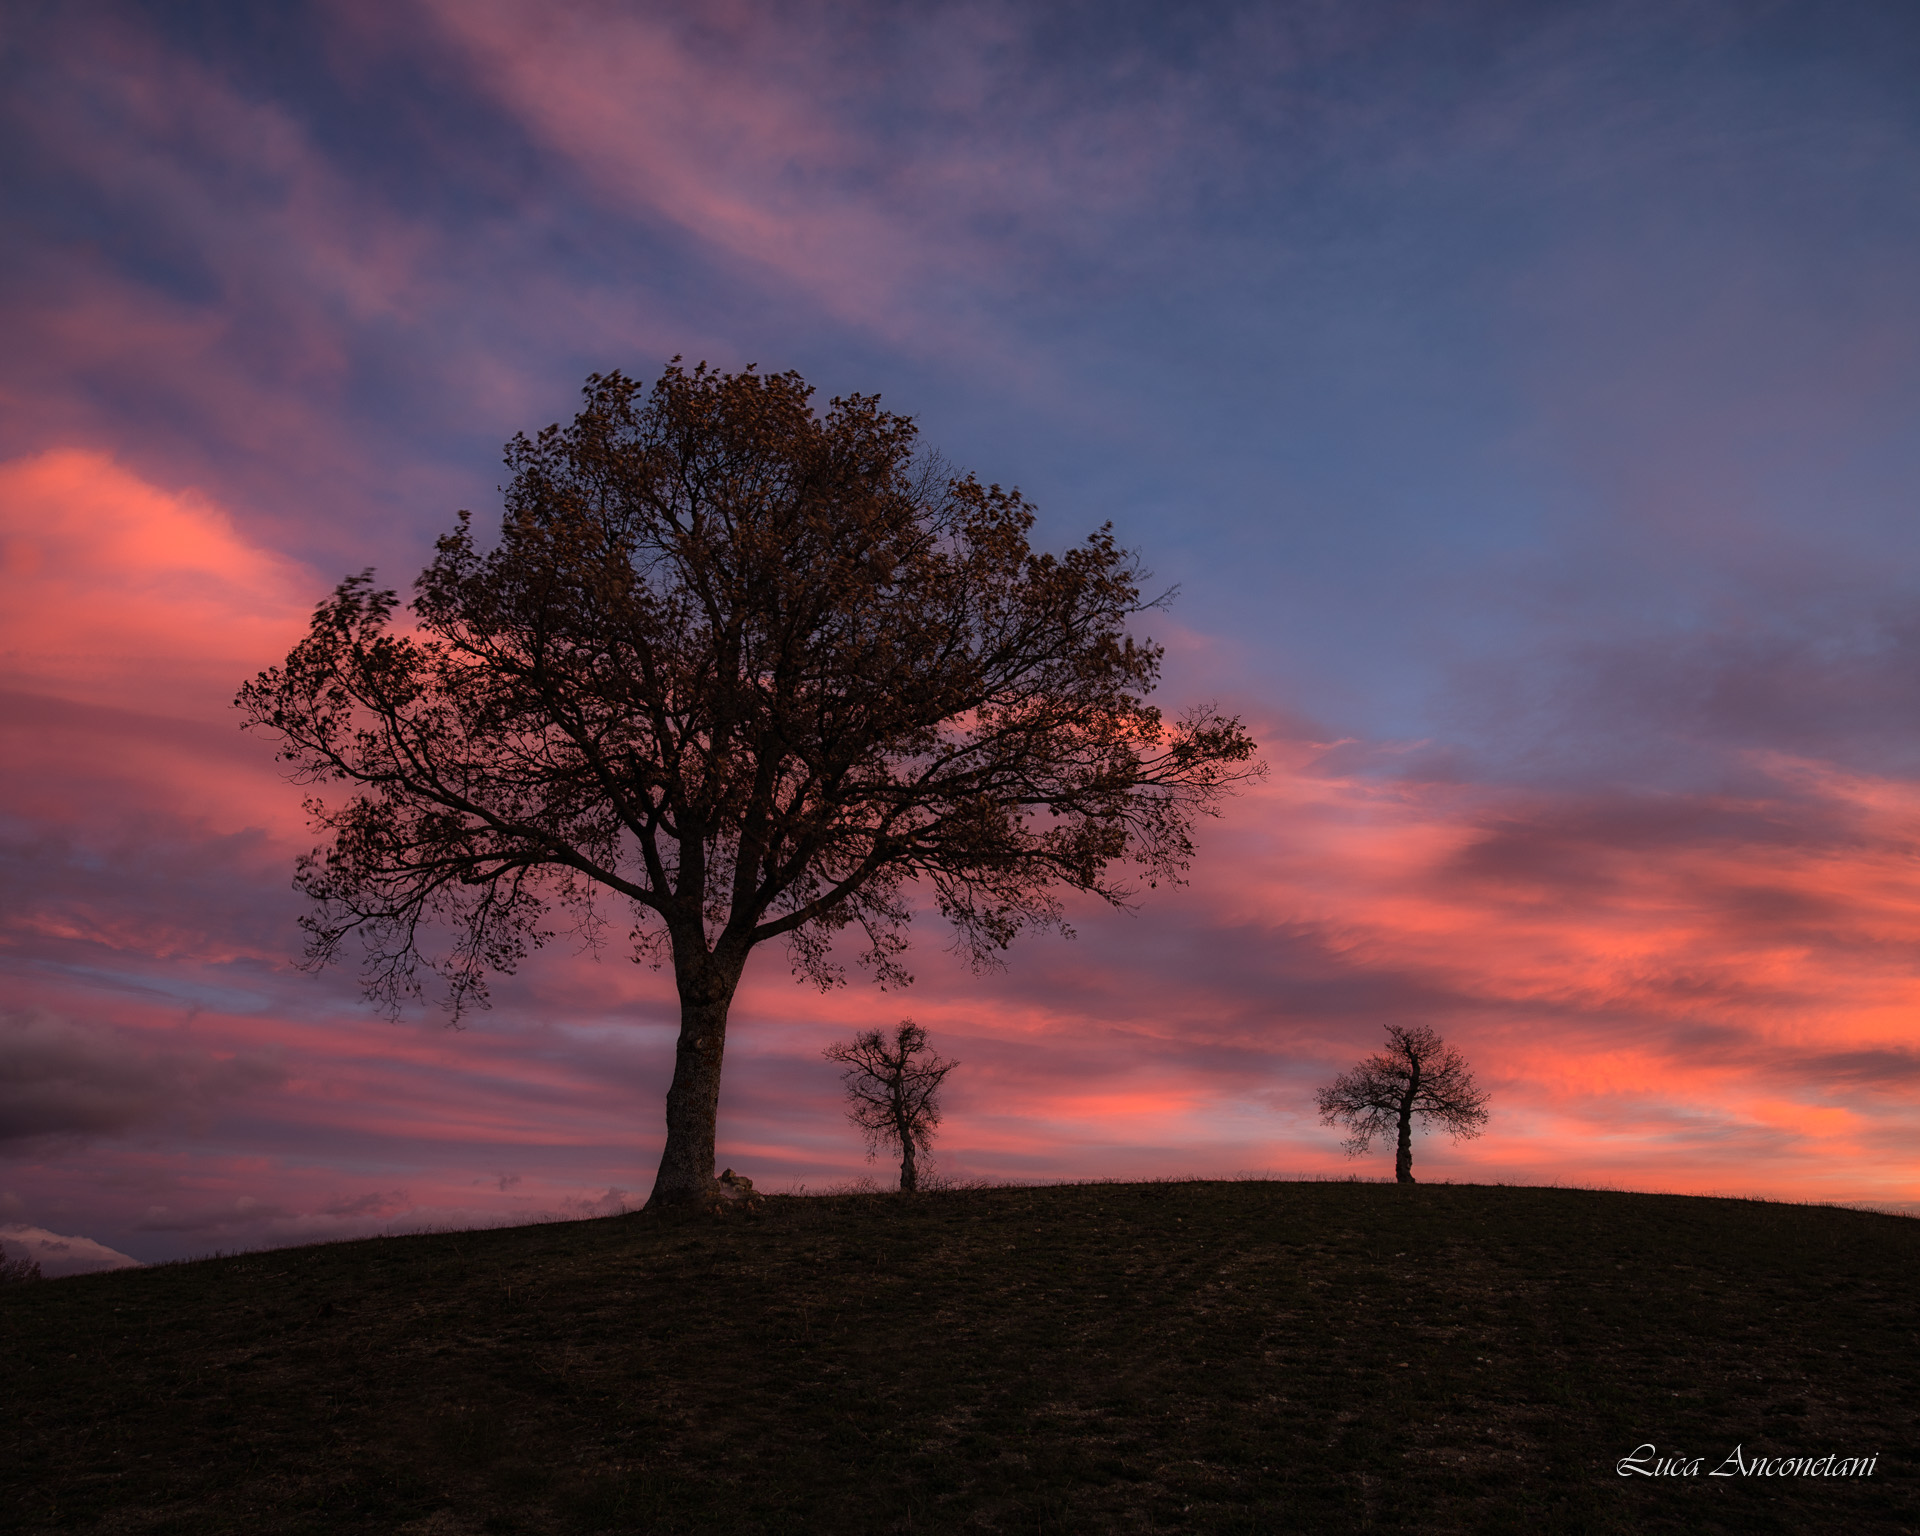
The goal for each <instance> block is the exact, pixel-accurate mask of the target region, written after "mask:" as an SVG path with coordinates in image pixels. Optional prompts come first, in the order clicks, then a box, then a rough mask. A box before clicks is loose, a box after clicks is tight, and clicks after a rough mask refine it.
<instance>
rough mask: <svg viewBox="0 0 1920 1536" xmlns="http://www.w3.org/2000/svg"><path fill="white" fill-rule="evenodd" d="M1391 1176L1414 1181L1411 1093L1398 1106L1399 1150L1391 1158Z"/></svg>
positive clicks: (1404, 1180)
mask: <svg viewBox="0 0 1920 1536" xmlns="http://www.w3.org/2000/svg"><path fill="white" fill-rule="evenodd" d="M1393 1176H1394V1177H1395V1178H1396V1179H1398V1180H1399V1181H1400V1182H1401V1183H1402V1184H1411V1183H1413V1182H1414V1177H1413V1095H1412V1094H1408V1095H1407V1097H1406V1102H1405V1103H1403V1104H1402V1105H1401V1106H1400V1150H1399V1152H1398V1153H1397V1154H1396V1155H1395V1157H1394V1159H1393Z"/></svg>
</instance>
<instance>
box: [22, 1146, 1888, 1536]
mask: <svg viewBox="0 0 1920 1536" xmlns="http://www.w3.org/2000/svg"><path fill="white" fill-rule="evenodd" d="M1917 1261H1920V1223H1915V1222H1913V1221H1909V1220H1904V1219H1901V1218H1896V1217H1883V1216H1875V1215H1871V1214H1867V1213H1863V1212H1856V1211H1842V1210H1832V1209H1824V1208H1810V1207H1802V1206H1785V1205H1768V1204H1761V1203H1754V1202H1745V1201H1726V1200H1707V1199H1690V1198H1682V1197H1667V1196H1654V1195H1626V1194H1607V1193H1596V1192H1589V1191H1579V1190H1551V1189H1525V1188H1506V1187H1498V1188H1486V1187H1471V1186H1467V1187H1462V1186H1438V1185H1422V1186H1418V1187H1416V1188H1412V1189H1403V1188H1399V1187H1396V1186H1393V1185H1377V1184H1267V1183H1217V1184H1216V1183H1201V1184H1146V1185H1139V1184H1134V1185H1123V1184H1111V1185H1080V1186H1065V1187H1055V1188H1042V1189H994V1190H982V1191H968V1192H953V1193H941V1194H934V1195H928V1196H923V1197H921V1198H919V1199H917V1200H903V1199H900V1198H898V1197H895V1196H884V1195H882V1196H849V1197H836V1198H830V1199H781V1198H776V1199H774V1200H771V1201H768V1202H765V1203H764V1204H763V1205H762V1206H760V1207H759V1208H758V1209H757V1210H756V1211H754V1212H753V1213H752V1214H746V1213H743V1212H742V1211H740V1210H737V1209H736V1210H731V1211H729V1212H728V1213H727V1215H726V1216H724V1217H721V1218H711V1217H708V1218H700V1219H695V1220H684V1221H670V1222H669V1221H660V1220H658V1219H655V1218H651V1217H645V1216H626V1217H616V1218H613V1219H610V1220H605V1221H595V1222H582V1223H573V1224H567V1225H559V1226H547V1227H525V1228H517V1229H508V1230H502V1231H494V1232H474V1233H460V1234H449V1235H430V1236H422V1237H408V1238H385V1239H374V1240H370V1241H366V1242H357V1243H342V1244H335V1245H330V1246H325V1247H317V1248H305V1249H288V1250H281V1251H278V1252H271V1253H262V1254H254V1255H247V1256H242V1257H238V1258H228V1259H215V1260H206V1261H202V1262H199V1263H194V1264H187V1265H176V1266H170V1267H165V1268H159V1269H151V1270H144V1271H141V1270H134V1271H124V1272H121V1273H117V1274H109V1275H100V1276H92V1277H87V1278H82V1279H73V1280H63V1281H58V1282H50V1283H45V1284H40V1285H25V1286H17V1287H9V1288H8V1289H7V1291H6V1292H5V1293H0V1348H4V1350H5V1354H4V1358H5V1360H6V1361H7V1369H6V1370H5V1372H4V1373H3V1374H4V1378H5V1379H4V1381H3V1382H0V1391H4V1392H5V1394H6V1398H5V1402H4V1412H5V1422H6V1424H7V1427H8V1438H9V1440H10V1441H12V1446H11V1449H10V1453H9V1454H8V1455H7V1456H6V1458H5V1464H6V1470H5V1471H4V1472H0V1479H3V1481H0V1497H4V1501H5V1502H4V1505H3V1506H0V1507H4V1508H5V1509H6V1510H7V1511H8V1515H9V1518H10V1519H11V1520H12V1521H14V1522H17V1523H18V1525H19V1526H20V1528H23V1529H26V1530H29V1531H55V1530H58V1531H102V1532H106V1531H112V1532H116V1533H119V1532H126V1533H133V1532H140V1533H159V1532H181V1533H187V1532H191V1533H193V1536H213V1533H221V1532H235V1533H238V1532H247V1533H250V1536H252V1533H269V1532H289V1533H291V1532H313V1533H321V1532H324V1533H328V1536H339V1533H343V1532H357V1531H367V1532H374V1531H379V1532H390V1531H406V1532H417V1533H421V1536H463V1533H468V1532H474V1533H478V1532H500V1533H507V1532H516V1531H527V1532H533V1531H565V1532H573V1531H577V1532H582V1533H586V1532H594V1531H663V1532H672V1531H685V1532H702V1533H704V1532H724V1531H760V1530H768V1531H772V1530H783V1531H809V1530H815V1531H827V1532H863V1531H875V1532H879V1531H914V1532H921V1531H938V1530H958V1529H967V1530H981V1531H1023V1532H1036V1531H1039V1532H1045V1531H1101V1532H1105V1531H1179V1530H1198V1531H1214V1530H1219V1531H1249V1532H1251V1531H1284V1530H1303V1531H1323V1532H1339V1531H1357V1530H1374V1529H1378V1530H1400V1529H1419V1530H1423V1531H1449V1530H1458V1531H1475V1532H1497V1531H1514V1532H1529V1533H1533V1532H1542V1531H1567V1532H1574V1531H1582V1532H1588V1531H1590V1532H1604V1531H1639V1530H1672V1531H1689V1532H1693V1531H1713V1530H1740V1531H1749V1530H1750V1531H1779V1532H1783V1533H1786V1532H1794V1533H1799V1532H1807V1531H1821V1530H1834V1531H1840V1530H1887V1531H1894V1530H1909V1529H1920V1499H1916V1494H1915V1486H1914V1479H1913V1454H1912V1452H1913V1448H1914V1447H1915V1446H1916V1445H1920V1369H1917V1367H1920V1348H1917V1347H1916V1330H1917V1329H1920V1319H1917V1318H1916V1312H1915V1307H1914V1301H1913V1290H1912V1279H1913V1276H1914V1274H1915V1272H1916V1264H1917ZM1646 1442H1653V1443H1654V1444H1655V1445H1656V1446H1657V1447H1658V1448H1659V1453H1660V1454H1661V1455H1663V1456H1665V1455H1668V1454H1672V1453H1683V1454H1684V1455H1686V1456H1688V1457H1701V1458H1704V1459H1705V1463H1704V1466H1703V1467H1702V1468H1701V1469H1700V1475H1696V1476H1692V1477H1668V1478H1649V1477H1627V1478H1622V1477H1620V1476H1619V1475H1617V1473H1616V1471H1615V1465H1616V1463H1617V1462H1618V1460H1619V1459H1620V1458H1621V1457H1622V1456H1625V1455H1627V1454H1629V1453H1630V1452H1632V1451H1633V1450H1634V1448H1635V1447H1636V1446H1639V1445H1641V1444H1643V1443H1646ZM1736 1445H1738V1446H1741V1447H1743V1455H1744V1456H1746V1457H1748V1458H1751V1457H1753V1456H1755V1455H1758V1454H1765V1455H1768V1456H1776V1457H1777V1456H1782V1455H1790V1456H1802V1455H1811V1456H1822V1455H1825V1454H1827V1453H1829V1452H1834V1453H1838V1454H1839V1455H1840V1456H1843V1457H1852V1456H1869V1455H1878V1456H1879V1458H1880V1460H1879V1462H1878V1464H1877V1467H1876V1470H1875V1473H1874V1475H1873V1476H1871V1477H1869V1478H1851V1479H1848V1478H1836V1477H1793V1478H1780V1477H1770V1478H1760V1477H1753V1476H1747V1477H1731V1478H1719V1479H1714V1478H1710V1477H1708V1476H1706V1475H1705V1473H1706V1472H1707V1471H1708V1470H1710V1469H1712V1468H1714V1467H1716V1466H1719V1465H1721V1464H1722V1463H1723V1461H1724V1459H1725V1458H1726V1457H1727V1456H1728V1455H1729V1454H1730V1453H1731V1452H1733V1450H1734V1448H1735V1446H1736Z"/></svg>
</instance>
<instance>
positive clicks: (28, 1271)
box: [0, 1245, 40, 1285]
mask: <svg viewBox="0 0 1920 1536" xmlns="http://www.w3.org/2000/svg"><path fill="white" fill-rule="evenodd" d="M39 1278H40V1261H39V1260H38V1259H36V1258H35V1257H34V1256H33V1255H32V1254H31V1253H24V1252H23V1253H22V1254H21V1255H20V1256H19V1257H18V1258H9V1257H8V1256H7V1250H6V1247H5V1246H4V1245H0V1285H17V1284H19V1283H21V1282H23V1281H27V1280H38V1279H39Z"/></svg>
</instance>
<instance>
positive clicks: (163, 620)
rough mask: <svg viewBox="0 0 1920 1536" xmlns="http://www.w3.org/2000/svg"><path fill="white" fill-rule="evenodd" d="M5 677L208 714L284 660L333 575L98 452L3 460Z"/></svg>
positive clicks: (36, 689) (45, 689)
mask: <svg viewBox="0 0 1920 1536" xmlns="http://www.w3.org/2000/svg"><path fill="white" fill-rule="evenodd" d="M0 549H3V550H4V565H0V684H4V686H7V687H10V688H14V689H18V690H20V691H22V692H33V693H42V694H51V695H54V696H56V697H59V698H63V699H66V700H69V701H71V702H73V703H77V704H86V705H97V706H106V707H110V708H119V709H133V710H140V711H143V712H148V713H153V712H159V711H166V710H169V709H172V710H176V711H179V712H181V713H183V714H189V715H198V716H202V717H205V716H206V715H208V714H209V713H211V710H212V708H215V707H218V706H221V705H224V703H225V702H226V700H227V699H228V698H230V697H231V695H232V690H233V688H234V687H235V686H236V685H237V682H238V680H239V678H240V677H242V676H244V675H245V674H246V673H247V672H248V671H249V670H257V669H258V667H259V666H261V665H264V664H266V663H267V662H268V661H270V660H273V659H276V658H278V657H280V656H284V655H285V654H286V652H287V649H288V647H289V646H290V645H291V644H292V643H293V641H294V640H296V639H297V638H298V637H299V635H300V633H301V632H302V631H303V630H304V628H305V620H306V616H307V614H308V613H309V612H310V611H311V609H312V606H313V603H314V601H315V599H316V596H317V595H318V594H319V593H320V592H321V591H323V590H324V584H323V583H322V582H321V581H320V580H319V579H318V578H317V577H316V576H315V575H314V574H313V573H312V572H311V571H309V570H307V569H305V568H304V567H302V566H300V565H298V564H296V563H295V562H293V561H291V560H288V559H286V558H285V557H284V556H281V555H278V554H275V553H273V552H272V551H270V550H266V549H262V548H260V547H259V546H257V545H255V544H253V543H251V542H249V541H248V540H247V539H245V538H243V537H242V536H241V535H240V533H239V532H238V531H237V529H236V528H235V525H234V521H233V518H232V517H231V516H230V515H229V514H228V513H227V512H225V511H224V510H222V509H221V508H219V507H217V506H214V505H213V504H212V503H210V502H208V501H207V500H206V499H205V498H204V497H202V496H199V495H197V494H195V493H194V492H192V491H165V490H161V489H160V488H158V487H156V486H153V485H150V484H148V483H146V482H145V481H143V480H142V479H140V478H139V477H137V476H136V475H134V474H132V473H131V472H129V471H128V470H126V469H124V468H123V467H121V466H120V465H119V464H117V463H115V462H114V461H113V460H112V459H110V458H108V457H106V456H104V455H102V454H97V453H89V452H84V451H80V450H76V449H53V450H49V451H47V452H44V453H40V454H36V455H34V456H33V457H31V458H26V459H15V460H12V461H10V462H7V463H4V464H0Z"/></svg>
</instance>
